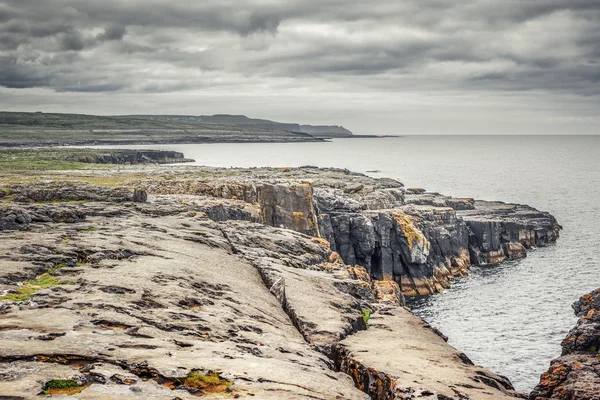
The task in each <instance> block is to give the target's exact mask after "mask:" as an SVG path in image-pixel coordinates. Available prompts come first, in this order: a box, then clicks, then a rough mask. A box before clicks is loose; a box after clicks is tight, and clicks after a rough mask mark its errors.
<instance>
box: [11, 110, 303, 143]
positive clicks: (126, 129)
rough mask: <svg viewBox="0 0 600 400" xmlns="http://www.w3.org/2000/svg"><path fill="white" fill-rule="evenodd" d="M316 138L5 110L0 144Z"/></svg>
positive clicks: (185, 123)
mask: <svg viewBox="0 0 600 400" xmlns="http://www.w3.org/2000/svg"><path fill="white" fill-rule="evenodd" d="M307 140H315V139H314V138H312V137H311V136H310V135H306V134H298V133H292V132H288V131H284V130H276V129H263V128H254V127H239V126H232V125H217V124H208V123H201V122H199V121H194V120H176V119H173V120H171V119H169V120H164V119H152V118H136V117H105V116H94V115H83V114H46V113H24V112H0V146H19V145H21V146H50V145H68V144H145V143H210V142H251V141H255V142H275V141H307Z"/></svg>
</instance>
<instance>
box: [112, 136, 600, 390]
mask: <svg viewBox="0 0 600 400" xmlns="http://www.w3.org/2000/svg"><path fill="white" fill-rule="evenodd" d="M104 147H112V146H104ZM114 147H117V148H145V149H161V150H175V151H180V152H182V153H184V154H185V156H186V157H188V158H193V159H195V160H196V164H198V165H209V166H219V167H263V166H268V167H298V166H303V165H315V166H320V167H339V168H347V169H350V170H352V171H356V172H363V173H366V174H368V175H371V176H374V177H389V178H395V179H398V180H400V181H401V182H403V183H404V184H405V185H406V186H407V187H420V188H426V189H427V190H429V191H436V192H440V193H444V194H447V195H452V196H456V197H472V198H476V199H482V200H501V201H505V202H514V203H522V204H529V205H531V206H533V207H535V208H537V209H539V210H544V211H549V212H550V213H552V214H553V215H554V216H555V217H556V218H557V219H558V222H559V223H560V224H561V225H562V226H563V228H564V229H563V230H562V231H561V233H560V234H561V237H560V239H559V240H558V242H557V244H556V245H552V246H549V247H544V248H538V249H534V250H532V251H531V252H530V253H529V255H528V257H527V258H526V259H524V260H521V261H516V262H507V263H504V264H501V265H497V266H487V267H472V268H471V271H470V275H469V276H467V277H465V278H460V279H457V280H455V281H454V282H453V284H452V287H451V288H450V289H448V290H446V291H445V292H444V293H442V294H436V295H433V296H428V297H422V298H413V299H411V300H410V307H411V308H412V309H413V311H414V312H415V313H416V314H417V315H419V316H421V317H422V318H424V319H425V320H427V321H428V322H429V323H430V324H432V325H433V326H435V327H437V328H438V329H440V330H441V331H442V332H443V333H444V334H445V335H447V336H448V338H449V343H450V344H452V345H453V346H455V347H456V348H457V349H459V350H460V351H462V352H464V353H466V354H467V355H468V356H469V358H471V360H472V361H473V362H475V363H476V364H479V365H482V366H484V367H486V368H489V369H491V370H492V371H494V372H496V373H499V374H502V375H505V376H507V377H509V378H510V380H511V381H512V382H513V384H514V385H515V387H516V389H517V390H520V391H529V390H531V389H533V387H534V386H535V385H536V383H537V382H538V381H539V378H540V374H541V373H542V372H544V371H545V370H546V369H547V368H548V367H549V363H550V360H551V359H553V358H555V357H557V356H559V355H560V353H561V348H560V342H561V341H562V339H563V338H564V337H565V335H566V334H567V332H568V331H569V329H571V328H573V327H574V325H575V323H576V321H577V318H576V317H575V315H574V313H573V310H572V308H571V304H572V303H573V302H574V301H576V300H577V299H578V298H579V297H580V296H581V295H583V294H585V293H587V292H589V291H591V290H593V289H596V288H598V287H600V245H599V244H600V136H403V137H389V138H354V139H333V140H331V141H329V142H324V143H318V142H317V143H219V144H183V145H144V146H114Z"/></svg>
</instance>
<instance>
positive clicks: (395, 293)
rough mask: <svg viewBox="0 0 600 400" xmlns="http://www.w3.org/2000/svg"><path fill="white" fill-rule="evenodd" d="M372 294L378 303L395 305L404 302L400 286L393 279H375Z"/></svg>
mask: <svg viewBox="0 0 600 400" xmlns="http://www.w3.org/2000/svg"><path fill="white" fill-rule="evenodd" d="M373 295H374V296H375V299H376V300H377V301H378V302H379V303H392V304H395V305H397V306H401V305H403V304H404V301H403V299H402V291H401V290H400V286H398V284H397V283H396V282H394V281H375V282H374V283H373Z"/></svg>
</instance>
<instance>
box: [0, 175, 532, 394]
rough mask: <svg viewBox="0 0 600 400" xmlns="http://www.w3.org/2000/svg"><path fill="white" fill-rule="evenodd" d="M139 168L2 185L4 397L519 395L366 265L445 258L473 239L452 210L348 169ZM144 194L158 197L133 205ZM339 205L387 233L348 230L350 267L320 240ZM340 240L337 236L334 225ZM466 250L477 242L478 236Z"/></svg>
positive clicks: (0, 389)
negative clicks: (457, 238)
mask: <svg viewBox="0 0 600 400" xmlns="http://www.w3.org/2000/svg"><path fill="white" fill-rule="evenodd" d="M134 171H135V173H128V172H124V171H123V170H121V171H118V172H114V171H112V172H108V171H106V170H102V171H101V172H99V174H103V175H102V176H104V177H106V176H107V174H112V173H115V174H116V176H110V177H109V178H113V179H112V181H113V182H114V181H117V182H118V185H117V186H118V187H112V188H111V187H101V186H95V185H92V184H89V183H87V184H86V183H83V182H86V181H87V182H91V181H98V179H99V177H98V176H96V175H94V174H93V173H91V172H90V171H79V172H77V171H76V172H73V173H69V176H68V177H65V176H62V175H61V174H60V173H58V172H48V173H46V175H45V176H43V177H39V176H36V179H40V178H41V179H43V181H44V182H43V183H38V184H36V185H24V184H21V185H19V184H15V183H11V184H9V185H5V187H6V188H7V189H8V191H9V193H10V194H9V195H7V196H6V197H4V198H3V199H2V201H3V203H2V207H3V210H6V212H5V213H4V214H2V215H3V217H4V218H5V220H6V221H9V222H7V223H6V224H4V225H1V226H2V228H1V229H0V230H1V232H0V235H1V236H2V240H1V241H0V257H2V259H3V268H2V270H1V271H0V376H2V378H3V379H2V380H0V393H2V395H3V396H8V397H9V398H22V399H33V398H37V395H38V393H46V394H51V395H56V394H76V395H77V398H81V399H127V398H132V399H134V398H136V399H138V398H139V399H141V398H151V399H169V400H170V399H173V398H181V399H191V398H195V397H198V396H200V397H202V396H204V397H206V398H215V399H216V398H250V397H253V398H261V399H302V398H306V399H367V398H375V399H438V400H439V399H456V400H460V399H474V400H477V399H486V400H487V399H508V398H511V397H514V396H518V395H519V394H518V393H515V392H514V390H513V388H512V386H511V384H510V382H509V381H508V380H507V379H506V378H504V377H501V376H498V375H495V374H493V373H492V372H490V371H488V370H485V369H484V368H481V367H478V366H475V365H472V363H470V362H468V358H466V357H465V356H464V355H463V354H462V353H460V352H458V351H457V350H456V349H454V348H452V347H451V346H449V345H448V344H447V343H446V339H445V337H443V335H441V334H439V332H437V331H436V330H435V329H433V328H432V327H431V326H429V325H428V324H427V323H425V322H424V321H422V320H420V319H419V318H417V317H415V316H414V315H413V314H412V313H411V312H410V311H409V310H407V309H405V308H404V307H402V305H401V304H402V303H403V299H402V298H403V295H404V293H402V290H401V285H399V284H398V282H397V275H395V274H396V272H395V270H394V269H393V268H392V269H391V272H389V273H390V274H391V276H389V275H384V272H383V271H390V270H388V269H385V268H387V265H388V264H385V262H388V261H385V262H384V261H381V262H380V265H381V267H382V268H381V271H382V272H381V274H382V275H381V276H379V275H378V273H377V272H376V271H377V270H376V269H374V268H373V266H374V265H376V263H378V262H379V261H373V260H374V258H373V257H372V256H371V258H370V259H368V258H367V257H363V255H366V254H368V253H369V252H370V251H371V250H372V249H374V248H376V247H377V244H379V246H380V248H381V250H380V251H381V254H382V255H383V254H388V255H389V258H386V259H385V260H395V259H396V260H400V262H405V261H404V260H410V261H411V262H412V263H414V264H415V265H416V266H422V265H427V263H428V262H429V261H430V260H431V259H432V257H441V255H440V254H442V253H441V252H442V249H444V244H441V243H445V242H443V240H442V239H441V238H442V237H445V236H444V235H446V232H444V229H445V230H449V229H451V228H452V226H453V224H454V226H461V228H460V229H467V228H466V222H464V221H463V220H462V219H461V217H460V216H458V215H457V212H456V210H454V209H452V208H448V207H441V208H440V207H432V206H430V205H412V204H409V203H408V201H407V199H408V198H409V196H408V194H407V193H405V191H404V190H403V189H402V186H400V185H399V184H398V183H397V182H396V181H392V180H372V179H371V178H368V177H365V176H363V175H354V174H350V173H348V172H346V171H339V170H317V169H312V168H306V169H299V170H285V171H281V170H280V171H275V170H268V169H263V170H234V171H231V170H217V169H200V168H198V169H195V168H172V169H171V168H170V169H167V170H161V169H159V167H155V168H152V169H150V168H147V169H139V168H137V169H134ZM140 171H149V173H148V174H147V175H146V176H144V177H143V176H142V173H141V172H140ZM174 171H175V172H174ZM117 177H118V180H117V179H116V178H117ZM66 178H68V181H65V179H66ZM107 181H111V180H110V179H108V180H107ZM345 181H347V182H348V183H346V184H343V182H345ZM375 185H376V187H375ZM142 188H143V189H142ZM334 188H336V190H332V189H334ZM135 189H137V190H138V192H137V194H136V196H135V198H136V199H140V200H145V201H144V202H133V201H132V200H133V199H134V190H135ZM40 193H43V194H40ZM84 193H87V194H86V195H83V194H84ZM75 199H76V200H75ZM40 201H41V202H43V204H40V203H39V202H40ZM438 208H440V209H438ZM342 209H346V210H347V211H346V213H347V214H349V215H350V216H351V218H350V219H351V220H352V219H356V220H357V221H358V220H360V221H361V222H360V224H364V225H365V226H367V225H368V224H369V221H370V222H371V224H372V225H377V224H379V225H378V228H377V229H378V230H377V231H376V230H375V228H373V231H372V232H377V233H373V236H368V235H364V236H362V235H360V234H359V233H360V230H359V231H356V232H354V230H353V229H351V232H352V233H351V236H350V237H351V240H350V241H349V243H348V246H347V247H344V248H347V249H348V254H350V249H352V251H353V252H354V253H353V254H354V257H355V259H354V260H353V261H355V262H350V263H348V262H345V261H344V259H343V256H340V254H339V253H338V252H336V251H335V250H334V246H335V248H336V249H338V250H340V251H342V246H341V243H342V242H341V241H338V242H335V240H336V236H334V243H329V241H328V240H326V239H325V238H324V237H325V235H326V233H324V232H323V229H324V228H327V227H328V225H326V223H325V222H323V221H326V220H327V218H329V220H330V221H336V218H337V217H340V216H342V215H343V213H342V211H341V210H342ZM54 215H72V216H73V218H68V219H61V218H53V217H52V216H54ZM536 215H537V214H536ZM9 216H10V217H9ZM13 216H14V218H13ZM340 220H341V218H340ZM11 221H12V222H11ZM440 222H442V223H443V224H445V225H443V226H442V227H438V226H437V224H439V223H440ZM386 224H387V225H386ZM349 226H352V227H355V226H363V225H359V223H355V222H352V223H349ZM386 226H387V228H386ZM446 226H447V227H446ZM290 228H291V229H290ZM457 229H458V228H457ZM331 232H332V234H333V235H338V234H339V233H336V232H341V231H336V230H335V228H334V223H331ZM466 232H468V229H467V230H466ZM385 235H387V236H385ZM434 235H438V236H439V239H436V241H435V242H434V241H433V239H434V238H435V236H434ZM448 235H449V237H452V235H451V234H448ZM447 240H448V242H449V243H452V240H451V239H450V238H448V239H447ZM461 240H462V242H461V243H463V244H464V245H465V246H468V243H469V237H468V235H467V236H466V237H464V238H462V239H461ZM386 243H390V247H388V248H387V249H386V248H385V244H386ZM382 244H383V245H382ZM392 245H393V246H396V245H398V246H399V247H398V248H395V247H391V246H392ZM369 246H372V247H369ZM465 248H466V249H467V251H468V248H467V247H465ZM359 250H360V252H362V253H360V252H359ZM444 251H447V252H450V251H453V250H452V249H450V250H444ZM436 252H439V254H438V253H436ZM357 254H358V255H359V256H360V257H362V258H360V257H357ZM372 254H379V253H375V252H373V253H372ZM459 255H460V254H459ZM395 257H396V258H395ZM457 257H458V256H457ZM462 257H465V258H467V257H468V254H466V255H463V256H462ZM383 259H384V258H383V256H382V260H383ZM363 260H370V261H371V263H370V264H369V263H366V262H365V263H364V264H365V265H362V266H361V265H360V262H362V261H363ZM391 262H394V261H391ZM402 265H403V264H402ZM408 267H411V266H410V265H409V266H408ZM407 270H408V271H409V272H408V273H415V274H416V273H417V272H419V273H420V272H421V271H420V270H419V269H418V268H417V267H414V271H413V272H410V269H407ZM411 276H412V275H411ZM379 277H381V278H383V279H378V278H379ZM434 278H436V279H441V278H439V277H434ZM402 279H403V278H401V280H400V283H402V282H403V280H402ZM428 279H429V277H428ZM404 286H405V287H404V288H403V289H406V287H408V288H409V289H410V288H411V286H406V285H404ZM405 291H406V292H407V293H409V294H410V291H408V290H405Z"/></svg>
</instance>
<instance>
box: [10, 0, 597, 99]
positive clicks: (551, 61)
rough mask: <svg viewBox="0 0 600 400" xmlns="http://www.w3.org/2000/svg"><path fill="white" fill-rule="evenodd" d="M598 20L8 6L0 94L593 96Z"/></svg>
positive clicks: (248, 3)
mask: <svg viewBox="0 0 600 400" xmlns="http://www.w3.org/2000/svg"><path fill="white" fill-rule="evenodd" d="M599 20H600V4H599V3H598V1H597V0H544V1H537V0H536V1H527V2H524V1H522V0H506V1H502V2H499V1H497V0H473V1H469V2H456V1H451V0H429V1H419V0H409V1H403V2H397V1H395V0H383V1H379V2H377V3H370V2H365V1H348V0H304V1H299V0H298V1H283V0H282V1H279V2H276V1H271V2H268V3H265V2H264V1H262V0H237V1H235V2H233V1H232V2H224V1H221V0H205V1H202V2H188V1H170V2H164V1H159V0H126V1H125V0H119V1H117V0H105V1H92V0H45V1H43V2H40V1H39V0H5V1H4V5H3V6H2V5H0V56H2V57H3V58H2V59H3V60H4V61H3V64H6V65H7V66H6V68H2V70H0V85H2V86H6V87H17V86H18V87H44V88H50V89H54V90H56V91H61V92H65V91H74V92H78V91H99V92H102V91H114V90H120V91H129V92H136V91H140V92H144V91H152V92H161V91H162V92H165V93H169V92H176V91H185V90H189V89H192V88H199V87H212V86H211V85H212V84H213V83H212V82H204V81H202V80H203V79H207V78H206V73H210V74H211V75H210V76H211V79H213V75H215V76H214V82H219V84H220V85H227V84H228V82H231V84H233V82H237V80H236V79H238V78H239V77H240V76H242V77H244V78H245V79H247V80H248V81H249V82H259V81H260V82H279V80H283V79H286V80H296V81H298V82H300V84H302V82H304V81H306V80H311V81H320V82H322V83H323V84H325V85H327V84H334V85H339V86H344V87H346V88H348V90H359V91H360V90H365V87H368V86H369V85H371V86H372V88H373V89H376V90H383V91H390V92H394V91H401V90H402V89H404V88H406V87H407V86H410V87H411V88H418V87H419V86H422V87H426V88H427V90H430V89H432V88H433V89H435V90H440V91H443V90H459V91H460V90H467V91H469V90H477V91H482V90H488V91H492V92H493V91H530V90H531V91H533V90H538V91H539V90H542V91H547V92H549V93H567V94H573V95H583V96H589V95H594V94H595V93H597V92H598V89H597V86H598V85H597V82H598V80H597V75H595V74H594V70H597V67H598V63H599V62H600V45H599V44H598V43H600V23H598V21H599ZM82 51H85V57H83V58H79V59H77V60H75V61H74V62H73V61H69V62H67V61H64V60H65V58H61V55H62V54H63V53H78V52H82ZM31 52H37V53H39V54H40V56H39V57H38V58H35V62H34V61H27V60H26V58H27V57H26V55H27V54H31ZM37 53H36V54H37ZM44 57H45V58H44ZM43 59H45V60H51V61H50V64H47V63H44V62H41V60H43ZM6 60H11V62H10V63H8V64H7V62H6ZM61 60H63V61H64V64H60V63H61ZM107 60H109V61H107ZM115 65H122V66H123V69H125V70H126V72H123V71H120V70H119V71H115V67H114V66H115ZM149 71H152V72H149ZM203 74H204V75H203Z"/></svg>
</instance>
